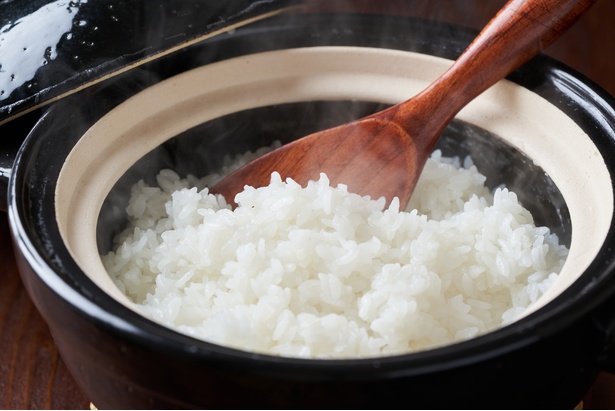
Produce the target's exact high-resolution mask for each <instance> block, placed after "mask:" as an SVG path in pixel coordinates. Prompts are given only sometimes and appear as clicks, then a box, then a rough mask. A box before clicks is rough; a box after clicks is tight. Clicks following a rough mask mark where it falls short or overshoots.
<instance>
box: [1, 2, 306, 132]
mask: <svg viewBox="0 0 615 411" xmlns="http://www.w3.org/2000/svg"><path fill="white" fill-rule="evenodd" d="M297 3H298V0H267V1H255V0H200V1H196V0H192V1H190V0H105V1H99V0H73V1H70V0H53V1H51V0H8V1H7V0H5V1H0V125H1V124H4V123H6V122H8V121H10V120H11V119H13V118H16V117H17V116H19V115H21V114H24V113H27V112H29V111H32V110H34V109H36V108H38V107H41V106H42V105H44V104H46V103H49V102H52V101H55V100H58V99H60V98H62V97H64V96H66V95H69V94H71V93H72V92H74V91H78V90H80V89H83V88H85V87H88V86H90V85H92V84H95V83H97V82H99V81H101V80H104V79H105V78H108V77H110V76H112V75H114V74H117V73H120V72H123V71H126V70H128V69H130V68H132V67H135V66H138V65H140V64H142V63H144V62H147V61H150V60H152V59H155V58H157V57H159V56H161V55H164V54H168V53H171V52H173V51H175V50H177V49H180V48H182V47H185V46H188V45H190V44H192V43H195V42H198V41H200V40H202V39H204V38H207V37H210V36H212V35H215V34H217V33H221V32H225V31H228V30H231V29H233V28H234V27H237V26H241V25H243V24H248V23H249V22H251V21H254V20H259V19H263V18H266V17H268V16H270V15H272V14H277V13H279V12H282V11H284V10H287V9H288V8H290V7H292V6H293V5H294V4H297ZM0 138H1V137H0Z"/></svg>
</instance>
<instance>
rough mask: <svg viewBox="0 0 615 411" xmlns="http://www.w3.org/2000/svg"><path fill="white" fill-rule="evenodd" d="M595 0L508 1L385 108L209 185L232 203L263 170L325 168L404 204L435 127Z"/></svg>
mask: <svg viewBox="0 0 615 411" xmlns="http://www.w3.org/2000/svg"><path fill="white" fill-rule="evenodd" d="M595 1H596V0H511V1H509V2H508V3H506V5H504V7H503V8H502V9H501V10H500V11H499V12H498V14H497V15H496V16H495V17H494V18H493V19H492V20H491V21H490V22H489V24H488V25H487V26H486V27H485V28H484V29H483V30H482V31H481V33H480V34H479V35H478V37H476V39H474V41H473V42H472V43H471V44H470V46H469V47H468V48H467V49H466V50H465V51H464V52H463V54H462V55H461V56H460V57H459V58H458V59H457V60H456V61H455V63H454V64H453V65H452V66H451V67H450V68H449V69H448V70H447V71H446V72H445V73H444V74H442V75H441V76H440V77H439V78H438V79H437V80H436V81H434V82H433V83H432V84H431V85H430V86H429V87H427V88H426V89H425V90H424V91H422V92H421V93H419V94H417V95H416V96H414V97H413V98H411V99H409V100H406V101H404V102H403V103H400V104H398V105H395V106H393V107H391V108H389V109H386V110H384V111H381V112H378V113H376V114H373V115H370V116H368V117H365V118H363V119H360V120H356V121H353V122H350V123H347V124H344V125H341V126H338V127H334V128H331V129H328V130H324V131H320V132H317V133H314V134H311V135H309V136H307V137H303V138H301V139H299V140H295V141H293V142H291V143H289V144H286V145H284V146H282V147H280V148H279V149H276V150H274V151H272V152H270V153H268V154H266V155H264V156H262V157H259V158H257V159H256V160H254V161H252V162H250V163H249V164H247V165H245V166H243V167H242V168H240V169H239V170H237V171H236V172H234V173H232V174H230V175H228V176H227V177H226V178H224V179H223V180H222V181H220V182H219V183H218V184H216V185H215V186H214V187H212V188H211V192H213V193H217V194H222V195H224V197H225V198H226V200H227V201H228V202H229V203H231V204H233V205H235V203H234V197H235V195H236V194H237V193H239V192H241V191H243V189H244V187H245V186H246V185H248V186H252V187H263V186H266V185H268V184H269V181H270V177H271V173H272V172H274V171H277V172H278V173H279V174H280V175H281V177H282V179H286V178H289V177H290V178H292V179H293V180H295V181H296V182H298V183H299V184H302V185H305V184H307V182H308V181H309V180H315V179H318V177H319V175H320V173H326V174H327V176H328V177H329V180H330V181H331V185H333V186H335V185H337V184H338V183H342V184H346V185H347V186H348V190H349V191H351V192H355V193H358V194H361V195H369V196H371V197H372V198H374V199H376V198H380V197H381V196H384V197H385V198H386V200H387V204H389V203H390V202H391V200H392V199H393V198H394V197H399V199H400V204H401V207H402V208H403V207H405V205H406V204H407V203H408V201H409V199H410V196H411V195H412V191H413V190H414V187H415V185H416V182H417V180H418V178H419V175H420V173H421V171H422V169H423V167H424V165H425V162H426V161H427V158H428V157H429V155H430V154H431V152H432V150H433V148H434V146H435V144H436V142H437V140H438V138H439V137H440V134H441V133H442V131H443V130H444V128H445V127H446V126H447V125H448V124H449V122H450V121H451V120H452V119H453V118H454V116H455V115H456V114H457V113H458V112H459V111H460V110H461V109H462V108H463V107H464V106H465V105H466V104H468V103H469V102H470V101H472V100H473V99H474V98H476V97H477V96H478V95H479V94H481V93H482V92H483V91H485V90H486V89H488V88H489V87H491V86H492V85H493V84H495V83H496V82H498V81H499V80H501V79H503V78H504V77H506V76H507V75H508V74H510V73H511V72H512V71H513V70H515V69H516V68H518V67H519V66H521V65H522V64H523V63H525V62H527V61H528V60H530V59H531V58H532V57H534V56H535V55H536V54H538V53H539V52H540V51H542V50H543V49H544V48H546V47H547V46H548V45H550V44H551V43H553V42H554V41H555V40H556V39H557V38H559V37H560V36H561V35H562V34H563V33H564V32H565V31H566V30H567V29H568V28H569V27H570V26H572V25H573V24H574V22H575V21H576V20H577V19H578V18H579V17H580V16H581V15H582V14H583V13H585V11H587V10H588V9H589V8H590V7H591V5H592V4H593V3H594V2H595Z"/></svg>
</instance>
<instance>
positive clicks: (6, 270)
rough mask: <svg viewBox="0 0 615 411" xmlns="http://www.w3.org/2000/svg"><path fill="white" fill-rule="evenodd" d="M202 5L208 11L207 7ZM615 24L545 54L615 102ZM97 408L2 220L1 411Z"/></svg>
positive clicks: (397, 5) (588, 23)
mask: <svg viewBox="0 0 615 411" xmlns="http://www.w3.org/2000/svg"><path fill="white" fill-rule="evenodd" d="M202 1H203V4H206V0H202ZM10 3H11V0H8V1H6V0H5V1H0V13H1V12H2V8H3V7H7V5H10ZM304 3H305V5H306V6H307V7H308V8H309V11H310V12H358V13H386V14H396V15H408V16H418V17H423V18H427V19H433V20H439V21H446V22H450V23H454V24H458V25H462V26H466V27H471V28H475V29H480V28H481V27H482V26H483V25H484V24H486V23H487V22H488V21H489V19H490V18H491V17H492V16H493V15H495V13H496V12H497V11H498V10H499V8H500V7H501V6H502V5H503V4H504V3H505V1H504V0H489V1H485V0H305V1H304ZM614 18H615V1H613V0H598V1H597V3H596V4H595V5H594V6H593V8H592V9H591V10H590V11H589V12H588V13H587V14H586V15H585V16H583V17H582V19H581V20H580V21H579V22H578V23H577V24H576V25H575V26H574V27H573V28H572V29H571V30H570V31H569V32H568V33H566V34H564V36H563V37H562V38H561V39H560V40H559V41H558V42H556V43H555V44H553V45H552V46H551V47H550V48H548V49H547V50H546V51H545V53H546V54H548V55H550V56H552V57H554V58H556V59H558V60H560V61H562V62H563V63H565V64H567V65H568V66H570V67H572V68H573V69H575V70H577V71H578V72H580V73H581V74H583V75H584V76H586V77H588V78H589V79H591V80H593V81H594V82H595V83H597V84H598V85H600V86H601V87H602V88H604V89H605V90H606V91H607V92H609V93H610V94H611V95H615V24H614V23H613V20H614ZM33 29H34V28H33ZM0 34H1V33H0ZM0 69H1V67H0ZM2 137H3V136H0V138H2ZM323 406H324V407H326V404H323ZM89 407H90V402H89V400H88V398H86V396H85V395H84V394H83V393H82V392H81V390H80V389H79V387H78V384H77V383H76V382H75V381H74V380H73V378H72V377H71V376H70V375H69V373H68V371H67V370H66V368H65V366H64V364H63V363H62V360H61V358H60V357H59V355H58V352H57V350H56V348H55V345H54V342H53V338H52V336H51V335H50V333H49V330H48V328H47V326H46V325H45V324H44V322H43V321H42V319H41V317H40V315H39V314H38V312H37V311H36V309H35V308H34V306H33V305H32V303H31V302H30V300H29V297H28V296H27V294H26V293H25V290H24V288H23V286H22V284H21V280H20V278H19V274H18V272H17V267H16V264H15V260H14V258H13V250H12V245H11V239H10V234H9V229H8V221H7V216H6V214H5V213H2V212H0V409H41V408H42V409H89ZM460 407H461V408H462V407H463V404H460ZM580 407H583V408H585V409H613V408H615V378H614V377H613V376H611V375H607V374H604V375H601V376H600V377H599V379H598V381H597V382H596V384H595V385H594V387H593V389H592V390H591V391H590V392H589V393H588V394H587V397H586V399H585V400H584V401H583V404H580Z"/></svg>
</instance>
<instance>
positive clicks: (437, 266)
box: [103, 152, 568, 358]
mask: <svg viewBox="0 0 615 411" xmlns="http://www.w3.org/2000/svg"><path fill="white" fill-rule="evenodd" d="M259 154H260V153H259ZM252 156H254V155H249V156H247V157H246V158H243V159H241V162H243V161H246V160H249V159H250V158H251V157H252ZM236 165H237V164H236ZM236 165H234V166H236ZM234 166H233V167H234ZM225 172H226V170H223V172H222V174H224V173H225ZM218 178H219V177H218V176H208V177H206V178H204V179H201V180H197V179H196V178H194V177H188V178H187V179H181V178H180V177H179V176H178V175H177V174H176V173H175V172H173V171H170V170H165V171H162V172H161V173H160V174H159V175H158V184H159V187H148V186H146V185H145V184H144V183H143V182H140V183H139V184H137V185H136V186H135V187H134V188H133V192H132V198H131V200H130V205H129V206H128V208H127V212H128V214H129V216H130V227H128V228H127V229H126V230H125V231H124V232H123V233H122V234H121V235H120V236H119V237H118V238H117V239H116V243H117V244H118V246H117V249H116V250H115V251H114V252H110V253H109V254H108V255H106V256H104V257H103V262H104V264H105V267H106V268H107V270H108V271H109V273H110V274H111V276H112V277H113V278H114V280H115V282H116V283H117V286H118V287H119V288H120V289H121V290H122V291H123V292H125V294H126V295H127V296H128V297H129V298H130V299H131V300H133V301H134V302H135V303H136V304H138V306H139V307H140V309H141V310H142V312H143V313H144V315H146V316H148V317H150V318H152V319H153V320H155V321H157V322H160V323H162V324H165V325H166V326H168V327H171V328H174V329H176V330H178V331H180V332H182V333H185V334H188V335H191V336H194V337H197V338H201V339H204V340H207V341H211V342H215V343H218V344H222V345H227V346H232V347H237V348H241V349H244V350H248V351H255V352H264V353H269V354H274V355H282V356H291V357H306V358H348V357H370V356H380V355H391V354H398V353H407V352H412V351H416V350H423V349H427V348H432V347H436V346H441V345H444V344H449V343H451V342H455V341H460V340H465V339H468V338H472V337H475V336H478V335H480V334H483V333H485V332H487V331H490V330H493V329H495V328H497V327H500V326H502V325H505V324H507V323H508V322H510V321H513V320H514V319H515V317H517V316H518V315H519V314H520V313H521V312H523V311H524V310H525V309H527V308H528V307H529V306H530V305H531V304H532V303H534V302H535V301H536V300H537V299H538V298H540V296H541V295H542V294H543V293H544V292H545V290H546V289H547V288H548V287H549V286H550V285H551V284H552V283H553V282H554V281H555V279H556V278H557V276H558V272H559V271H560V270H561V268H562V265H563V263H564V260H565V258H566V256H567V253H568V250H567V248H566V247H565V246H562V245H559V244H558V238H557V236H556V235H554V234H552V233H550V230H549V229H548V228H546V227H536V226H535V225H534V223H533V219H532V216H531V214H530V213H529V212H528V211H527V210H526V209H525V208H523V207H522V206H521V204H519V202H518V200H517V196H516V195H515V194H514V193H513V192H510V191H509V190H507V189H506V188H498V189H497V190H495V192H494V193H493V194H491V193H490V192H489V191H488V190H487V188H485V186H484V181H485V177H484V176H483V175H481V174H480V173H479V172H478V171H477V169H476V167H475V166H474V165H472V164H471V161H470V160H466V161H465V164H463V165H462V164H460V161H459V159H450V158H443V157H442V156H441V154H440V153H439V152H435V153H434V155H433V156H432V158H431V159H430V160H429V161H428V162H427V164H426V166H425V170H424V172H423V173H422V175H421V178H420V181H419V182H418V185H417V187H416V190H415V192H414V195H413V198H412V201H411V202H410V204H409V206H408V208H407V210H409V211H399V209H398V208H399V203H398V202H397V201H393V202H392V204H391V206H390V207H389V208H388V209H384V200H383V199H380V200H370V199H369V198H362V197H360V196H358V195H355V194H351V193H348V192H347V190H346V188H345V187H344V186H342V185H340V186H338V187H331V186H330V185H329V181H328V179H327V177H326V176H325V175H321V177H320V179H319V180H318V181H315V182H311V183H310V184H309V185H308V186H307V187H306V188H301V187H300V186H299V185H298V184H296V183H295V182H293V181H292V180H291V181H281V179H280V177H279V175H277V174H274V175H272V178H271V183H270V185H269V186H268V187H263V188H259V189H253V188H247V189H246V190H245V191H244V192H242V193H240V194H239V195H238V196H237V197H236V202H237V203H238V205H239V206H238V207H237V208H236V209H235V210H231V209H230V207H228V206H227V205H226V202H225V201H224V199H222V198H216V197H215V196H213V195H211V194H209V193H208V190H207V188H205V187H206V186H207V185H208V184H213V183H214V182H215V180H216V179H218Z"/></svg>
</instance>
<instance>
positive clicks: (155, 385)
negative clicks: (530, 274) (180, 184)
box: [8, 15, 615, 409]
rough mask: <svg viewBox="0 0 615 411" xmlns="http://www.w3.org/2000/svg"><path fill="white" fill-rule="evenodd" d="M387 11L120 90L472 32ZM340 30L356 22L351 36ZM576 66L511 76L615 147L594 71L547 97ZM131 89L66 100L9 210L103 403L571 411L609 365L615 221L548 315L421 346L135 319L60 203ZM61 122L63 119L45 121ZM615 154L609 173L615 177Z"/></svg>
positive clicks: (285, 36)
mask: <svg viewBox="0 0 615 411" xmlns="http://www.w3.org/2000/svg"><path fill="white" fill-rule="evenodd" d="M380 18H382V17H369V16H347V17H346V18H345V20H344V21H343V23H340V21H339V20H337V19H331V18H330V17H329V16H319V15H314V16H309V17H307V16H300V18H297V19H295V20H291V21H290V22H289V21H288V20H285V19H280V20H275V19H274V20H272V21H268V22H264V23H259V24H256V25H254V26H250V27H249V28H245V29H239V30H237V33H236V34H235V35H234V36H231V37H228V38H224V39H212V40H210V41H208V42H205V43H204V44H202V45H200V46H199V47H200V51H203V50H207V49H208V47H211V49H212V50H217V51H216V53H208V54H207V61H204V60H203V58H204V57H202V56H203V54H199V53H195V52H194V50H193V49H187V50H185V51H184V52H182V53H178V54H177V55H175V56H173V57H172V59H161V60H160V61H155V62H153V63H151V64H150V66H148V67H147V69H148V70H151V71H153V72H156V73H157V74H158V76H159V77H157V78H153V77H151V76H149V75H148V73H149V71H148V72H145V71H144V72H143V73H140V72H136V73H129V74H130V76H131V77H129V78H128V79H129V80H130V81H129V83H128V84H131V85H132V87H133V88H134V89H133V90H128V91H127V90H125V89H123V90H122V92H123V93H124V92H127V93H128V95H130V94H132V93H135V92H137V91H139V90H141V89H143V88H145V87H147V86H148V85H149V84H153V83H155V82H156V81H158V80H159V79H160V78H165V77H169V76H172V75H174V74H176V73H178V72H181V71H183V70H186V69H189V68H192V67H197V66H199V65H202V64H204V63H207V62H209V61H215V60H221V59H225V58H229V57H233V56H236V55H241V54H245V53H250V52H256V51H264V50H267V49H273V48H281V47H297V46H309V45H319V44H323V43H324V44H328V45H330V44H343V45H346V44H351V45H353V46H362V47H392V48H396V47H397V48H400V49H406V48H411V49H412V50H413V51H418V52H425V53H431V54H436V55H439V56H442V57H447V58H454V57H455V56H456V55H458V54H459V53H460V52H461V51H462V49H463V47H464V46H465V45H466V44H467V42H468V41H469V39H470V38H471V37H472V36H473V33H468V32H466V31H463V30H461V31H450V30H452V29H449V31H446V32H444V33H445V34H443V32H442V31H441V30H438V31H437V32H436V31H435V29H434V28H433V27H432V26H431V25H426V24H423V23H420V22H418V23H413V24H409V22H408V21H407V20H405V19H390V18H386V22H387V24H388V26H387V27H388V28H389V30H391V29H390V28H391V27H394V28H397V30H393V31H394V32H395V33H397V34H396V35H395V36H391V35H389V36H388V37H386V36H385V37H386V38H385V41H383V33H382V32H380V31H378V29H376V27H382V25H381V24H380V23H382V22H381V21H379V20H378V19H380ZM377 20H378V21H377ZM339 24H342V25H343V27H345V28H346V30H339V27H340V26H339ZM430 27H432V28H431V29H430ZM432 29H433V30H434V31H433V32H432V31H430V30H432ZM306 33H311V34H310V35H308V34H306ZM400 33H404V35H401V34H400ZM438 33H439V34H438ZM389 34H390V32H389ZM417 36H418V37H417ZM246 38H248V39H250V40H251V41H248V42H246ZM438 39H440V40H438ZM274 40H275V41H274ZM220 45H222V46H223V47H219V46H220ZM214 46H215V47H214ZM558 73H564V74H566V76H565V77H558V75H559V74H558ZM567 73H568V72H567V71H566V69H565V68H564V67H562V66H560V65H558V64H557V63H556V62H553V61H551V60H549V59H546V58H541V59H538V60H536V61H534V62H532V64H530V65H528V66H527V67H524V68H522V69H521V70H520V71H517V72H516V73H514V74H513V75H512V76H511V79H512V80H513V81H518V82H520V83H522V84H523V86H524V87H527V88H530V89H532V90H533V91H535V92H537V93H539V94H540V93H542V94H544V96H545V98H553V99H554V100H557V101H556V104H560V105H561V106H562V110H564V111H566V110H568V111H569V113H567V114H569V115H570V116H574V117H575V119H576V121H578V122H579V123H580V124H582V127H584V128H586V129H588V130H589V129H592V128H595V127H596V124H597V123H598V120H592V116H594V115H595V113H596V111H599V112H600V121H601V123H600V124H601V127H603V128H604V129H603V130H602V131H601V132H600V133H599V136H598V137H596V141H595V143H596V145H597V146H598V147H599V148H600V150H601V151H602V152H615V151H613V150H615V139H614V135H615V132H614V131H613V130H614V129H615V127H613V125H614V124H615V113H613V110H612V108H611V107H612V99H611V98H610V97H608V96H606V95H605V94H603V93H601V92H600V91H595V90H594V89H593V87H587V86H586V80H585V79H581V80H583V81H579V85H578V87H581V88H582V91H583V92H587V93H590V92H591V93H592V94H591V98H592V102H591V103H592V105H591V106H587V107H586V106H583V105H582V104H581V105H580V106H579V105H578V101H573V99H574V98H576V96H572V94H571V96H570V101H567V100H566V98H568V96H567V95H565V93H564V95H559V94H558V95H557V96H555V97H554V96H551V95H550V93H552V91H551V90H552V89H557V88H554V87H552V86H553V84H554V83H557V82H559V81H561V80H562V79H566V80H567V81H568V82H569V83H570V79H569V78H568V77H567ZM135 78H136V79H137V80H138V81H134V79H135ZM569 85H570V84H569ZM572 87H576V86H575V85H574V84H572ZM557 90H558V92H561V90H559V89H557ZM574 90H575V92H578V90H579V89H576V88H575V89H574ZM88 94H89V95H88ZM101 95H104V96H106V94H101ZM73 98H74V101H77V102H80V101H82V100H81V99H83V101H85V100H87V99H88V98H90V99H99V96H98V95H97V94H96V92H94V91H85V92H82V94H77V95H75V96H74V97H73ZM124 98H125V95H120V96H119V97H118V96H112V97H109V101H105V102H104V104H103V101H102V100H100V103H101V104H100V106H99V108H95V109H93V111H88V112H86V113H82V112H77V111H72V110H71V111H68V110H64V111H63V109H65V108H66V107H70V106H66V105H63V104H59V105H56V106H54V107H53V108H52V109H51V110H50V111H49V112H47V113H46V114H45V116H44V117H43V118H42V120H41V122H39V124H38V125H37V127H35V129H34V132H33V133H32V134H31V135H30V137H29V138H28V140H27V141H26V142H25V143H24V144H23V146H21V148H20V152H19V154H18V156H17V159H16V160H15V165H14V168H13V171H12V175H11V181H10V191H9V204H8V205H9V207H8V208H9V217H10V222H11V229H12V232H13V236H14V242H15V249H16V250H18V256H17V257H18V258H17V259H18V264H19V268H20V272H21V275H22V278H23V281H24V284H25V287H26V289H27V291H28V293H29V295H30V296H31V298H32V300H33V301H34V303H35V305H36V306H37V308H38V309H39V311H40V312H41V314H42V315H43V317H44V318H45V320H46V322H47V323H48V324H49V327H50V329H51V331H52V333H53V335H54V338H55V340H56V342H57V345H58V348H59V350H60V352H61V355H62V358H63V359H64V361H65V362H66V364H67V366H68V367H69V369H70V371H71V373H72V374H73V375H74V377H75V379H76V381H78V382H79V384H81V386H82V387H83V389H84V391H85V392H86V394H87V395H88V396H89V397H90V398H91V401H92V403H93V404H94V405H95V406H97V407H98V408H99V409H105V408H150V409H154V408H265V407H266V408H380V409H384V408H398V407H399V406H400V404H402V407H404V408H489V409H496V408H562V409H563V408H573V407H575V406H576V405H577V404H578V403H579V401H580V400H581V399H582V397H583V395H584V394H585V392H586V390H587V389H588V387H589V386H590V385H591V384H592V382H593V380H594V378H595V376H596V374H597V373H598V372H599V371H600V370H603V369H610V368H612V367H611V364H612V360H611V354H612V353H611V351H610V344H611V343H612V341H613V340H612V336H611V335H610V331H609V330H610V328H611V326H612V324H614V323H615V321H614V319H613V317H614V315H613V313H615V307H613V303H609V300H610V299H612V298H611V297H612V296H613V295H615V278H613V277H614V275H613V269H614V267H613V265H614V261H613V257H611V251H610V250H611V244H613V241H615V239H614V236H615V235H614V234H613V231H614V230H613V229H611V230H610V231H609V235H608V238H607V240H606V241H607V242H606V243H605V246H604V247H603V249H602V250H601V251H600V254H599V256H598V257H597V259H596V261H595V262H594V263H593V264H592V266H590V267H589V268H588V269H587V272H586V273H585V274H584V275H583V276H582V278H581V279H580V280H579V281H578V282H577V283H575V284H573V286H571V287H570V289H568V290H566V291H565V292H564V293H562V295H560V296H559V297H558V298H556V300H555V301H553V302H552V303H550V304H549V305H548V306H547V307H545V308H544V309H542V310H539V311H537V312H535V313H533V314H532V315H530V316H529V317H527V318H525V319H523V320H522V321H520V322H518V323H515V324H512V325H511V326H508V327H505V328H503V329H501V330H498V331H495V332H492V333H489V334H486V335H484V336H481V337H479V338H476V339H472V340H469V341H466V342H463V343H459V344H454V345H451V346H447V347H442V348H438V349H434V350H427V351H424V352H418V353H415V354H409V355H400V356H394V357H385V358H375V359H361V360H301V359H289V358H279V357H272V356H267V355H260V354H254V353H248V352H243V351H239V350H233V349H228V348H225V347H220V346H216V345H214V344H209V343H205V342H202V341H197V340H194V339H192V338H190V337H187V336H183V335H180V334H178V333H176V332H174V331H171V330H169V329H166V328H164V327H162V326H159V325H157V324H155V323H153V322H151V321H149V320H147V319H145V318H143V317H141V316H139V315H137V314H136V313H134V312H133V311H131V310H129V309H128V308H126V307H123V306H121V305H120V304H118V303H117V302H116V301H114V300H113V299H112V298H111V297H109V296H108V295H106V294H105V293H103V292H102V291H101V290H100V289H98V288H97V287H96V286H95V285H94V284H93V283H92V282H91V281H90V280H89V279H88V278H87V276H85V275H84V274H83V272H82V271H81V269H80V268H79V267H78V265H77V264H76V263H75V262H74V260H73V259H72V257H71V255H70V253H69V252H68V250H67V249H66V247H65V246H64V244H63V242H62V238H61V236H60V234H59V231H58V227H57V223H56V218H55V215H54V210H53V207H52V206H51V205H52V204H53V202H54V193H55V186H56V181H57V176H58V173H59V168H60V167H61V165H62V162H63V159H64V158H66V156H67V155H68V152H69V151H70V149H71V145H73V144H74V143H75V142H76V140H78V139H79V136H80V135H81V134H82V133H83V132H84V131H85V130H86V129H87V127H88V125H89V124H92V122H93V121H96V119H98V118H99V117H100V116H101V115H103V114H104V111H105V110H108V109H109V107H113V106H114V105H115V104H117V103H116V102H115V99H118V100H122V99H124ZM571 102H574V104H577V105H573V104H572V103H571ZM596 107H598V109H596ZM97 110H100V112H98V111H97ZM77 117H79V118H77ZM605 119H606V120H605ZM77 120H80V121H77ZM58 123H59V124H60V126H59V128H55V129H54V128H51V127H48V125H50V124H58ZM75 124H78V126H76V127H75V126H74V125H75ZM63 127H64V128H63ZM49 130H52V131H49ZM58 135H60V136H63V138H65V139H66V141H63V142H64V143H65V144H58V137H57V136H58ZM611 160H612V159H609V164H608V168H609V171H610V172H611V173H612V175H615V166H614V165H613V164H612V161H611Z"/></svg>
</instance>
